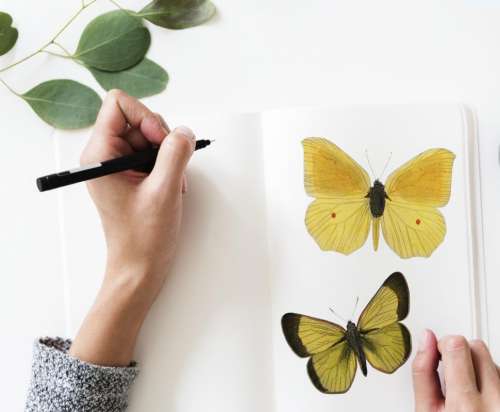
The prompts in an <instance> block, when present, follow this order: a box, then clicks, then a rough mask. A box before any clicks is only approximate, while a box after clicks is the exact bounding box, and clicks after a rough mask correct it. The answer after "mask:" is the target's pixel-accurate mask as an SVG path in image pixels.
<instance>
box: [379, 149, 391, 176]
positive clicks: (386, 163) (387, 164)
mask: <svg viewBox="0 0 500 412" xmlns="http://www.w3.org/2000/svg"><path fill="white" fill-rule="evenodd" d="M391 158H392V152H390V153H389V157H388V158H387V162H385V166H384V170H382V174H381V175H380V177H379V179H382V176H383V175H384V173H385V171H386V170H387V166H389V162H390V161H391Z"/></svg>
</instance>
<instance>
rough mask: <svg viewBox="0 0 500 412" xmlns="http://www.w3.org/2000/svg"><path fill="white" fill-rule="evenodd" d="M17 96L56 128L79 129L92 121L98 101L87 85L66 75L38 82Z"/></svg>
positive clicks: (94, 118)
mask: <svg viewBox="0 0 500 412" xmlns="http://www.w3.org/2000/svg"><path fill="white" fill-rule="evenodd" d="M20 97H22V98H23V99H24V100H25V101H26V102H27V103H28V104H29V105H30V106H31V108H32V109H33V110H34V111H35V113H36V114H37V115H38V116H40V117H41V118H42V120H44V121H45V122H47V123H48V124H50V125H52V126H54V127H57V128H59V129H79V128H82V127H87V126H90V125H92V124H94V122H95V120H96V118H97V113H98V112H99V109H100V108H101V104H102V101H101V98H100V97H99V95H98V94H97V93H96V92H95V91H94V90H92V89H91V88H90V87H88V86H85V85H84V84H81V83H78V82H75V81H74V80H66V79H58V80H49V81H47V82H43V83H40V84H39V85H38V86H35V87H34V88H33V89H31V90H30V91H28V92H26V93H24V94H22V95H20Z"/></svg>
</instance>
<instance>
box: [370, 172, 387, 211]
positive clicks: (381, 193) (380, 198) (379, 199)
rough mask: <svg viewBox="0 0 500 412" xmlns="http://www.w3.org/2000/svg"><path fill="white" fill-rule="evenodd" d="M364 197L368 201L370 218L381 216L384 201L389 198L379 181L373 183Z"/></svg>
mask: <svg viewBox="0 0 500 412" xmlns="http://www.w3.org/2000/svg"><path fill="white" fill-rule="evenodd" d="M365 197H366V198H368V199H370V212H371V213H372V216H373V217H380V216H382V215H383V214H384V209H385V199H389V196H387V193H385V186H384V185H383V184H382V182H381V181H380V180H378V179H377V180H375V182H373V186H372V187H371V188H370V191H369V192H368V193H367V195H366V196H365Z"/></svg>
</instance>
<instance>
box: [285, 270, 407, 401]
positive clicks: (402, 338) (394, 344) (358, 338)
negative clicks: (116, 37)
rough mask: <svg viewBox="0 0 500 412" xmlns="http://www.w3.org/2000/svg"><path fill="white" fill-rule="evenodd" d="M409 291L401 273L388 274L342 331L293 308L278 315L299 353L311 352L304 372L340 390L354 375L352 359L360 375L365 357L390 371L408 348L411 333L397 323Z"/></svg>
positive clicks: (323, 387) (326, 389)
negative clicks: (294, 310)
mask: <svg viewBox="0 0 500 412" xmlns="http://www.w3.org/2000/svg"><path fill="white" fill-rule="evenodd" d="M409 308H410V293H409V290H408V284H407V283H406V279H405V278H404V276H403V275H402V274H401V273H399V272H395V273H393V274H392V275H391V276H389V277H388V278H387V279H386V281H385V282H384V283H383V284H382V286H381V287H380V289H379V290H378V291H377V293H376V294H375V296H374V297H373V298H372V299H371V300H370V302H369V303H368V305H367V306H366V307H365V309H364V310H363V312H362V313H361V315H360V317H359V320H358V324H357V325H356V324H354V323H353V322H351V321H349V322H348V323H347V330H346V329H344V328H343V327H342V326H340V325H337V324H335V323H331V322H328V321H326V320H321V319H316V318H312V317H309V316H305V315H299V314H297V313H287V314H285V315H284V316H283V317H282V319H281V326H282V328H283V333H284V334H285V338H286V340H287V342H288V344H289V345H290V347H291V348H292V350H293V351H294V352H295V353H296V354H297V355H298V356H300V357H302V358H305V357H310V359H309V362H308V363H307V372H308V374H309V377H310V378H311V381H312V383H313V384H314V386H315V387H316V388H317V389H318V390H320V391H321V392H323V393H344V392H347V391H348V390H349V388H350V387H351V385H352V382H353V380H354V376H355V375H356V369H357V363H356V359H357V362H358V363H359V367H360V368H361V372H362V373H363V375H364V376H366V375H367V373H368V371H367V368H366V361H368V362H369V363H370V365H372V366H373V367H374V368H375V369H378V370H379V371H381V372H384V373H393V372H394V371H396V370H397V369H398V368H399V367H400V366H402V365H403V364H404V363H405V362H406V360H407V359H408V357H409V356H410V353H411V335H410V332H409V331H408V329H407V328H406V326H405V325H403V324H402V323H399V321H400V320H403V319H404V318H406V316H407V315H408V311H409Z"/></svg>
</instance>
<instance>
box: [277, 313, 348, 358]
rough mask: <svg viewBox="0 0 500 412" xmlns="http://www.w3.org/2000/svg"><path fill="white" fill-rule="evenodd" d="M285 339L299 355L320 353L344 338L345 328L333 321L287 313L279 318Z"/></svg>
mask: <svg viewBox="0 0 500 412" xmlns="http://www.w3.org/2000/svg"><path fill="white" fill-rule="evenodd" d="M281 327H282V329H283V334H284V335H285V338H286V341H287V342H288V344H289V345H290V347H291V348H292V350H293V351H294V352H295V353H296V354H297V355H298V356H300V357H307V356H311V355H313V354H315V353H320V352H323V351H325V350H327V349H328V348H331V347H332V346H334V345H335V344H337V343H339V342H340V341H341V340H343V339H344V338H345V333H346V330H345V329H344V328H343V327H342V326H340V325H337V324H335V323H332V322H327V321H326V320H322V319H316V318H312V317H310V316H304V315H300V314H297V313H287V314H285V315H284V316H283V317H282V318H281Z"/></svg>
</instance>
